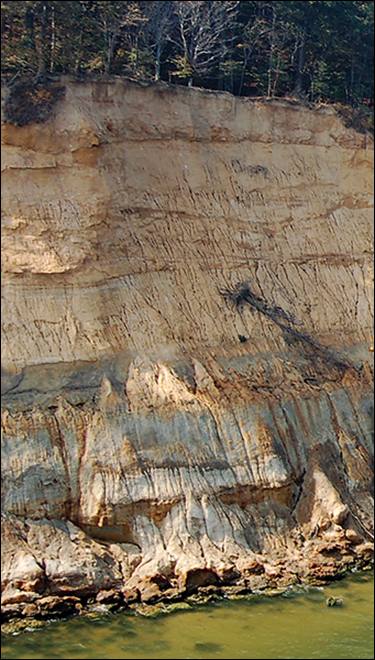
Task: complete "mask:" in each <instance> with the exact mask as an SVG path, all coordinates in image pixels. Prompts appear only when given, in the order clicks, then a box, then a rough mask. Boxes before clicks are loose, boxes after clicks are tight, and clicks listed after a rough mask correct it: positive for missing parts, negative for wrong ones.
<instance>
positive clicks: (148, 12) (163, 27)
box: [142, 0, 177, 80]
mask: <svg viewBox="0 0 375 660" xmlns="http://www.w3.org/2000/svg"><path fill="white" fill-rule="evenodd" d="M175 4H176V3H175V2H169V1H164V0H162V1H160V0H158V1H157V2H143V3H142V5H143V12H144V16H145V18H146V19H147V23H146V25H145V28H144V32H143V36H144V40H145V45H146V46H147V47H148V48H149V49H150V50H151V52H152V54H153V58H154V79H155V80H159V79H160V70H161V64H162V55H163V52H164V50H165V47H166V45H167V43H168V41H171V40H172V33H173V30H174V28H175V27H176V25H177V16H176V12H175Z"/></svg>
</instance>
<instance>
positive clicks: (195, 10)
mask: <svg viewBox="0 0 375 660" xmlns="http://www.w3.org/2000/svg"><path fill="white" fill-rule="evenodd" d="M175 5H176V13H177V17H178V38H177V40H176V43H177V45H178V46H179V48H180V52H181V55H179V56H177V57H176V58H175V60H174V61H175V63H176V64H177V67H178V73H177V75H178V76H179V77H181V78H188V80H189V85H192V84H193V82H194V78H195V77H202V76H204V75H207V73H209V71H210V70H211V69H212V68H213V67H214V66H215V65H216V64H217V63H218V62H219V61H220V58H222V56H223V52H224V51H225V49H226V47H227V46H226V40H225V33H226V31H228V29H229V27H230V26H231V25H232V24H233V22H234V21H235V18H236V14H237V7H238V5H239V3H238V2H227V1H224V2H206V1H203V2H202V1H199V2H176V3H175Z"/></svg>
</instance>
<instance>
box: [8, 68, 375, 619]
mask: <svg viewBox="0 0 375 660" xmlns="http://www.w3.org/2000/svg"><path fill="white" fill-rule="evenodd" d="M61 84H62V85H63V88H64V89H63V91H64V94H61V89H60V93H59V95H58V99H57V101H56V103H55V105H54V106H53V107H52V110H51V112H50V113H49V117H48V118H46V117H43V119H44V121H31V122H30V123H25V124H24V125H16V124H14V123H11V120H9V119H8V121H7V122H3V125H2V140H3V147H2V177H3V179H2V199H3V229H2V246H3V247H2V269H3V276H2V288H3V295H2V306H3V307H2V317H1V318H2V342H3V347H2V363H3V367H2V393H3V395H2V407H3V413H2V442H3V449H2V481H3V490H2V507H3V512H4V513H3V524H2V532H3V537H4V538H3V545H2V548H3V552H2V561H3V571H2V585H3V592H2V602H3V612H4V613H5V616H6V617H12V616H18V615H22V614H23V615H24V616H37V615H39V616H41V615H42V614H41V613H43V612H44V611H48V612H51V611H54V610H53V608H55V609H59V607H60V605H61V602H62V601H63V600H64V598H65V601H64V602H65V605H64V607H66V608H68V609H69V607H70V608H72V609H73V611H75V610H77V608H78V609H79V608H80V607H81V604H82V603H86V602H87V599H88V598H94V597H95V596H96V595H97V594H98V592H100V591H101V592H102V595H101V596H100V597H101V598H103V599H104V600H105V598H106V597H107V596H108V599H110V596H109V595H108V593H110V594H111V598H112V599H114V602H119V598H122V599H123V601H122V602H123V603H126V602H127V603H130V602H132V601H133V600H135V601H137V600H139V599H141V601H142V602H143V603H152V602H156V601H158V599H159V600H160V599H163V600H164V602H166V601H167V600H168V599H169V600H173V599H176V598H180V597H182V596H184V595H185V596H186V595H189V594H192V593H193V592H196V591H197V589H198V592H199V590H200V592H199V593H204V590H205V589H206V591H207V590H209V588H212V589H213V587H215V590H216V592H218V593H234V592H236V593H238V592H240V591H241V590H242V591H245V592H246V591H251V590H255V589H258V588H265V587H272V586H281V587H283V586H286V585H288V584H293V583H295V582H300V581H302V582H303V581H309V580H315V581H316V580H320V581H324V580H328V579H331V578H332V577H334V576H335V575H337V574H338V573H340V572H342V571H345V570H348V569H350V568H353V567H355V566H364V565H366V564H368V562H369V561H371V553H372V550H373V545H372V543H371V541H372V540H373V499H372V496H373V491H372V467H371V457H372V455H373V453H372V452H373V449H372V421H373V419H372V403H373V399H372V373H373V371H372V369H373V353H372V351H371V347H372V342H373V337H372V334H373V243H372V231H373V221H372V213H373V196H372V193H373V142H372V140H371V139H370V138H369V137H368V136H366V135H361V134H359V133H356V132H355V131H354V130H353V129H348V128H346V127H345V126H344V125H343V123H342V122H341V120H340V118H339V117H338V115H337V114H336V112H335V110H334V109H333V108H331V107H328V106H321V107H318V108H314V109H312V108H308V107H304V106H302V105H300V104H296V103H294V102H292V101H288V100H273V101H265V100H260V99H259V100H250V99H241V98H235V97H233V96H231V95H229V94H226V93H215V92H208V91H203V90H197V89H188V88H183V87H173V86H168V85H165V84H154V85H152V84H147V85H146V84H137V83H133V82H130V81H126V80H122V79H109V80H97V81H92V82H85V83H80V82H75V81H74V80H72V79H69V78H66V79H64V80H63V81H62V82H61ZM3 92H4V99H5V105H6V103H7V102H8V101H9V90H6V89H5V90H3ZM21 123H22V122H21ZM111 589H112V592H108V590H111ZM103 590H104V591H103ZM113 590H114V591H113ZM106 592H108V593H107V596H106ZM103 594H104V595H103ZM68 597H69V598H68ZM69 599H70V600H69ZM116 599H117V600H116ZM68 601H69V602H68ZM59 603H60V605H59ZM51 608H52V609H51Z"/></svg>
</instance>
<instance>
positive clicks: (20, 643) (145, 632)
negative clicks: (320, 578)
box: [1, 571, 374, 660]
mask: <svg viewBox="0 0 375 660" xmlns="http://www.w3.org/2000/svg"><path fill="white" fill-rule="evenodd" d="M330 596H337V597H341V598H342V600H343V605H342V606H341V607H337V606H335V607H328V606H327V604H326V600H327V598H329V597H330ZM1 657H2V658H3V659H4V660H5V659H7V658H17V659H18V658H28V659H29V660H33V659H34V658H35V659H37V658H46V659H47V658H64V659H69V660H73V659H75V658H77V659H78V658H79V659H90V658H93V659H94V658H95V659H100V658H111V659H116V658H125V659H128V660H132V659H138V658H140V659H146V658H150V659H152V658H161V659H165V660H167V659H169V658H170V659H177V658H185V659H186V660H188V659H190V658H191V659H192V660H193V659H196V658H197V659H198V658H199V659H201V660H205V659H206V658H212V659H216V658H217V659H223V660H224V659H225V660H229V659H231V658H233V659H235V658H242V659H244V660H251V659H256V658H259V659H263V660H265V659H266V658H272V659H277V658H283V659H286V658H296V659H301V660H302V659H303V658H307V659H311V658H323V659H325V660H330V659H331V658H332V659H333V658H337V659H338V660H339V659H343V658H347V659H355V658H361V659H364V658H374V573H373V571H363V572H360V573H353V574H351V575H350V576H348V577H346V578H345V579H343V580H341V581H339V582H335V583H332V584H330V585H328V586H325V587H319V588H318V587H314V588H309V589H308V590H306V588H305V589H302V588H299V589H297V590H288V591H287V592H285V594H284V595H282V596H280V595H279V596H273V597H271V596H264V595H251V596H250V597H247V598H246V599H241V600H235V601H228V600H221V601H218V602H215V603H210V604H206V605H199V606H194V607H192V608H191V609H190V610H183V611H178V612H174V613H170V614H166V615H161V616H158V617H157V618H145V617H142V616H139V615H134V614H132V615H131V614H129V612H126V611H124V612H120V613H117V614H99V613H98V614H97V618H94V619H89V618H86V617H75V618H71V619H69V620H66V621H55V622H51V623H49V624H48V626H47V627H45V628H42V629H37V630H34V631H24V632H22V633H19V634H17V635H7V636H5V635H2V654H1Z"/></svg>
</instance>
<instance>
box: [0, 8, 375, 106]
mask: <svg viewBox="0 0 375 660" xmlns="http://www.w3.org/2000/svg"><path fill="white" fill-rule="evenodd" d="M1 13H2V23H1V31H2V76H3V78H5V80H6V81H7V82H8V83H9V81H11V80H12V79H13V78H14V77H15V76H20V75H22V76H32V77H33V79H34V80H35V81H38V80H40V79H41V78H43V77H48V76H54V75H59V74H74V75H77V76H80V77H81V76H82V77H84V76H87V75H90V74H101V75H119V76H126V77H131V78H135V79H140V80H164V81H167V82H171V83H175V84H182V85H194V86H200V87H206V88H209V89H214V90H224V91H229V92H231V93H233V94H236V95H242V96H266V97H275V96H276V97H277V96H288V95H292V96H293V95H294V96H296V97H297V98H302V99H305V100H306V101H309V102H316V101H323V102H329V103H342V104H345V105H349V106H354V107H362V108H363V107H368V106H371V107H372V106H373V98H374V71H373V64H374V33H373V23H374V2H373V1H365V2H357V1H355V0H353V1H348V0H345V1H342V2H341V1H333V2H332V1H331V2H328V1H327V2H325V1H323V0H316V1H314V0H297V1H293V0H289V1H280V2H278V1H277V0H271V1H267V0H265V1H261V0H254V1H252V0H244V1H242V2H241V1H239V2H236V1H221V0H220V1H217V0H216V1H214V2H209V1H202V2H201V1H193V2H174V1H167V2H164V1H161V0H157V1H156V2H142V1H141V2H132V1H131V2H125V1H121V0H120V1H111V0H104V1H101V0H60V1H59V0H57V1H55V0H24V1H22V0H15V1H14V0H13V1H12V0H4V1H3V2H2V3H1Z"/></svg>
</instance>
